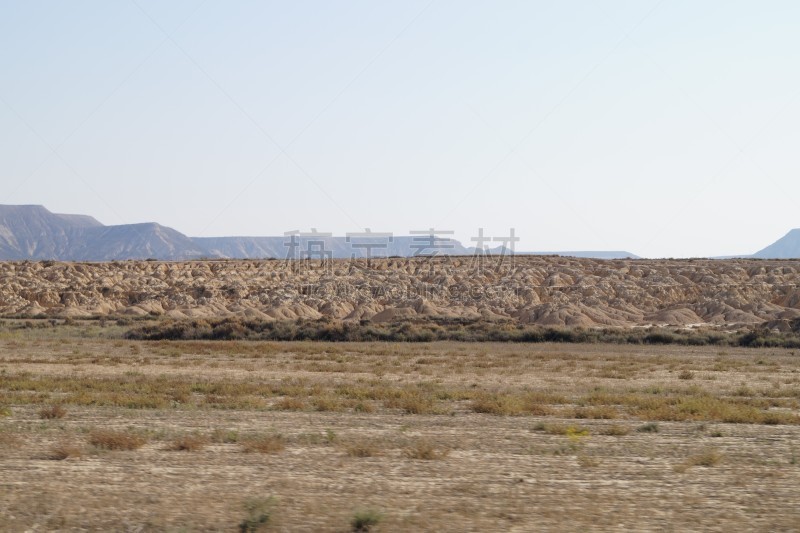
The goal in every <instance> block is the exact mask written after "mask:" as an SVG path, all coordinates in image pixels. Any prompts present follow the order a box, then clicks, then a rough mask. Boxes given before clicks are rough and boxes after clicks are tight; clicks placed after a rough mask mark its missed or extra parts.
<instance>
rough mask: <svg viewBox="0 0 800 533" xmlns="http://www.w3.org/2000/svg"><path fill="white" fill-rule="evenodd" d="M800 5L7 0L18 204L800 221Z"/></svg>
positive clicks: (719, 243) (334, 216)
mask: <svg viewBox="0 0 800 533" xmlns="http://www.w3.org/2000/svg"><path fill="white" fill-rule="evenodd" d="M798 28H800V2H797V1H796V0H787V1H758V2H756V1H753V0H751V1H730V0H724V1H723V0H720V1H703V0H664V1H661V2H657V1H652V0H636V1H582V2H568V1H561V0H559V1H555V0H551V1H547V2H534V1H530V0H527V1H508V0H498V1H489V0H485V1H477V2H476V1H465V0H434V1H430V0H422V1H416V0H403V1H391V2H390V1H375V0H372V1H364V2H354V1H314V2H312V1H297V0H292V1H289V0H285V1H282V2H265V1H256V0H252V1H238V0H232V1H222V0H207V1H205V2H202V1H199V0H185V1H174V0H173V1H169V2H163V1H155V0H135V1H133V0H113V1H112V0H97V1H80V0H73V1H69V2H64V1H57V0H52V1H35V0H30V1H21V0H14V1H9V0H0V185H1V186H2V187H0V203H3V204H23V203H26V204H27V203H32V204H43V205H45V206H46V207H48V208H50V209H51V210H53V211H57V212H75V213H85V214H91V215H94V216H95V217H96V218H98V219H99V220H101V221H102V222H104V223H106V224H120V223H131V222H142V221H158V222H161V223H163V224H166V225H169V226H172V227H174V228H176V229H178V230H180V231H182V232H184V233H187V234H189V235H192V236H216V235H275V234H282V233H283V232H284V231H288V230H293V229H301V230H308V229H309V228H311V227H316V228H318V229H319V230H324V231H329V232H333V233H334V234H344V233H345V232H348V231H358V230H360V229H362V228H364V227H370V228H372V230H373V231H393V232H395V233H398V234H408V232H409V230H419V229H425V228H429V227H435V228H437V229H451V230H455V232H456V237H458V238H461V239H462V240H464V241H468V240H469V237H470V236H472V235H475V234H476V232H477V228H479V227H484V228H486V230H485V231H486V233H487V234H488V235H490V236H491V235H501V234H504V233H506V232H507V231H508V228H510V227H514V228H516V232H517V234H518V235H519V236H520V237H521V239H522V240H521V242H520V243H519V245H518V246H519V248H521V249H527V250H599V249H615V250H621V249H624V250H628V251H630V252H633V253H637V254H639V255H643V256H651V257H661V256H675V257H678V256H693V255H721V254H733V253H749V252H754V251H756V250H757V249H759V248H762V247H763V246H765V245H767V244H769V243H770V242H772V241H773V240H775V239H777V238H778V237H780V236H782V235H783V234H784V233H785V232H786V231H788V230H789V229H790V228H793V227H798V226H800V212H798V208H797V205H798V198H800V179H798V178H799V177H800V157H799V154H800V128H798V124H800V31H798Z"/></svg>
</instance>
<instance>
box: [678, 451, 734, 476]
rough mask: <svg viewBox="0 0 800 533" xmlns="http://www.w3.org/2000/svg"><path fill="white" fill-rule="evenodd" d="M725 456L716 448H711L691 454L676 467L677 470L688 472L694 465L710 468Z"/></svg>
mask: <svg viewBox="0 0 800 533" xmlns="http://www.w3.org/2000/svg"><path fill="white" fill-rule="evenodd" d="M722 460H723V456H722V454H721V453H719V452H718V451H717V450H716V449H714V448H709V449H708V450H704V451H702V452H700V453H698V454H695V455H692V456H689V457H688V458H687V459H686V460H685V461H684V462H683V463H681V464H679V465H678V466H676V467H675V471H676V472H686V471H687V470H688V469H690V468H691V467H693V466H703V467H706V468H710V467H712V466H716V465H718V464H719V463H721V462H722Z"/></svg>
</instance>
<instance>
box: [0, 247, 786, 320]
mask: <svg viewBox="0 0 800 533" xmlns="http://www.w3.org/2000/svg"><path fill="white" fill-rule="evenodd" d="M799 273H800V261H758V260H750V259H739V260H725V261H720V260H717V261H714V260H594V259H575V258H564V257H530V256H528V257H516V258H515V259H514V262H513V263H511V262H509V259H508V258H507V259H506V261H505V263H504V264H502V265H501V264H498V263H496V262H492V261H491V260H487V262H485V263H484V264H483V267H482V268H478V267H477V266H476V264H475V262H474V260H473V259H472V258H466V257H461V258H447V257H440V258H434V259H430V258H428V259H423V258H420V259H381V260H373V261H372V263H371V264H369V265H368V264H367V263H366V262H364V261H348V260H341V261H338V260H337V261H333V262H329V263H327V264H320V263H319V262H313V263H309V262H291V263H287V262H284V261H188V262H177V263H170V262H155V261H124V262H112V263H53V262H4V263H0V315H2V316H7V317H8V316H30V317H34V316H42V315H45V316H53V317H90V316H96V315H107V316H126V315H127V316H136V315H148V314H150V315H163V316H169V317H173V318H186V317H226V316H241V317H246V318H257V319H263V320H296V319H317V318H321V317H330V318H332V319H338V320H370V321H375V322H381V321H394V320H401V319H407V318H423V317H451V318H455V317H463V318H472V319H479V318H483V319H487V320H491V319H496V318H506V319H513V320H516V321H518V322H520V323H525V324H540V325H547V326H635V325H647V324H673V325H691V324H701V323H706V324H758V323H761V322H764V321H767V320H778V319H792V318H796V317H800V289H798V279H800V278H799V276H798V274H799Z"/></svg>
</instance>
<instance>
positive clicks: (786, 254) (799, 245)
mask: <svg viewBox="0 0 800 533" xmlns="http://www.w3.org/2000/svg"><path fill="white" fill-rule="evenodd" d="M753 257H757V258H760V259H796V258H800V228H796V229H793V230H791V231H790V232H789V233H787V234H786V235H784V236H783V237H781V238H780V239H778V240H777V241H775V242H774V243H772V244H770V245H769V246H767V247H766V248H764V249H763V250H759V251H758V252H756V253H755V254H753Z"/></svg>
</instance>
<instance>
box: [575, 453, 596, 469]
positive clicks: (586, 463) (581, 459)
mask: <svg viewBox="0 0 800 533" xmlns="http://www.w3.org/2000/svg"><path fill="white" fill-rule="evenodd" d="M578 464H579V465H581V466H582V467H583V468H595V467H597V466H600V459H598V458H597V457H591V456H589V455H584V454H581V455H578Z"/></svg>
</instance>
